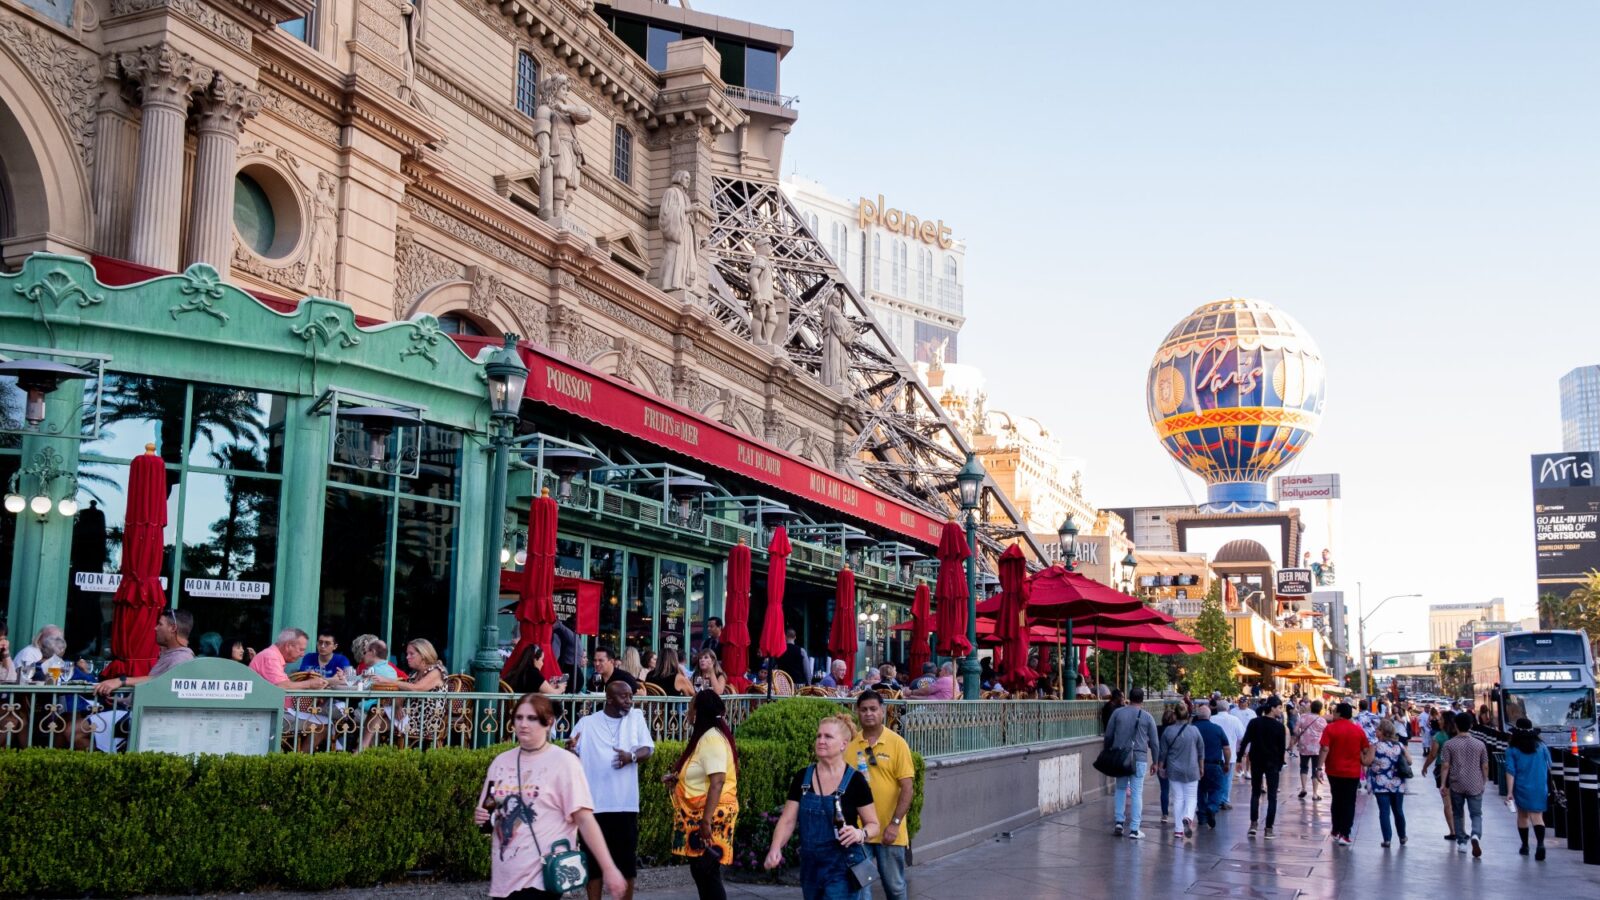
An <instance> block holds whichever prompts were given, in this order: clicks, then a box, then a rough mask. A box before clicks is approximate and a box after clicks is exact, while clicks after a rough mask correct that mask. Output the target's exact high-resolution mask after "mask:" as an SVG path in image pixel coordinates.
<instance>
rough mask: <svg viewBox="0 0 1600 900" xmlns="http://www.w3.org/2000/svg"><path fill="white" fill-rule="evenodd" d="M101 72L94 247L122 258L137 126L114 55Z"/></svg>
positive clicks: (126, 229) (97, 114) (93, 193)
mask: <svg viewBox="0 0 1600 900" xmlns="http://www.w3.org/2000/svg"><path fill="white" fill-rule="evenodd" d="M103 75H104V78H103V80H102V81H101V82H100V104H99V107H98V109H97V110H96V112H95V126H94V180H93V183H92V187H91V193H92V195H93V200H94V249H95V252H96V253H103V254H105V255H106V256H111V257H116V258H117V259H123V258H126V257H127V255H128V209H129V206H130V204H131V203H132V202H133V167H134V165H135V164H136V162H137V160H138V147H139V136H138V126H137V124H136V120H135V118H134V114H133V110H132V109H130V108H129V107H128V102H127V98H126V97H125V92H126V85H125V84H124V83H123V80H122V70H121V68H120V67H119V66H118V65H117V62H116V60H115V59H112V60H108V61H107V64H106V67H105V71H104V72H103Z"/></svg>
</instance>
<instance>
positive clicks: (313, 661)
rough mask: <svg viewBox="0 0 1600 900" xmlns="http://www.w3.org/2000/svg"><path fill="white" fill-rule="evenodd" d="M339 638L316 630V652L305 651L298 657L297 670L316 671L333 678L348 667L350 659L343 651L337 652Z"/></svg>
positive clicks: (324, 676) (325, 676)
mask: <svg viewBox="0 0 1600 900" xmlns="http://www.w3.org/2000/svg"><path fill="white" fill-rule="evenodd" d="M338 650H339V640H338V638H335V637H334V636H333V635H332V634H331V633H329V632H325V631H319V632H317V652H316V653H307V654H306V655H304V656H302V657H300V665H299V666H298V667H297V671H301V672H316V673H317V674H318V675H321V676H322V677H323V678H333V677H335V676H337V675H338V674H339V673H340V672H342V671H344V670H345V669H348V668H350V660H348V659H346V658H345V656H344V654H343V653H340V652H338Z"/></svg>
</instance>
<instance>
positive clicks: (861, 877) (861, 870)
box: [806, 766, 879, 891]
mask: <svg viewBox="0 0 1600 900" xmlns="http://www.w3.org/2000/svg"><path fill="white" fill-rule="evenodd" d="M816 771H817V768H816V766H810V767H808V768H807V770H806V784H807V785H808V786H809V785H814V784H816ZM854 774H855V769H854V768H852V767H850V766H845V768H844V777H843V778H840V779H839V786H838V787H835V788H834V789H833V803H834V809H835V810H839V809H842V808H843V806H842V804H843V802H844V800H843V798H844V789H845V786H846V785H848V784H849V783H850V779H851V777H852V776H853V775H854ZM850 856H851V862H850V869H849V873H850V889H851V890H853V891H863V890H866V889H867V888H870V887H872V886H873V885H874V884H877V883H878V878H879V875H878V865H877V863H875V862H873V861H872V859H871V857H869V856H867V850H866V848H865V847H863V846H862V845H860V844H857V845H855V846H854V847H851V848H850Z"/></svg>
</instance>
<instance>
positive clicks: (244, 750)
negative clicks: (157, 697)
mask: <svg viewBox="0 0 1600 900" xmlns="http://www.w3.org/2000/svg"><path fill="white" fill-rule="evenodd" d="M276 715H277V713H276V712H275V711H273V710H260V709H244V710H238V709H148V710H145V711H144V720H143V722H141V723H140V725H141V727H140V729H139V743H138V746H137V748H136V749H138V750H141V751H148V752H153V753H175V754H177V755H179V756H193V755H195V754H197V753H216V754H226V753H237V754H239V755H241V756H265V755H266V754H267V753H268V752H270V751H271V750H272V725H273V717H274V716H276Z"/></svg>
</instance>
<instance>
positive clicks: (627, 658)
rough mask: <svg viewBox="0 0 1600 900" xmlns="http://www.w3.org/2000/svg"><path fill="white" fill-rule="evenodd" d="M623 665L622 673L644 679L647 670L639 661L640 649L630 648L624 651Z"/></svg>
mask: <svg viewBox="0 0 1600 900" xmlns="http://www.w3.org/2000/svg"><path fill="white" fill-rule="evenodd" d="M621 665H622V671H624V672H627V673H628V674H629V675H632V676H633V677H635V678H643V677H644V672H645V669H644V664H643V663H642V662H640V660H639V648H638V647H629V648H628V649H626V650H624V651H622V663H621Z"/></svg>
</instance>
